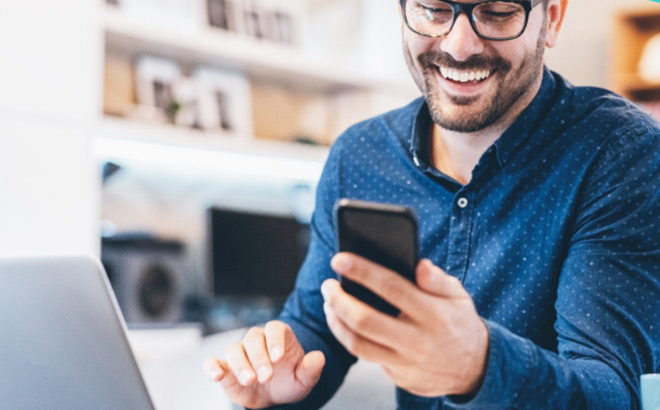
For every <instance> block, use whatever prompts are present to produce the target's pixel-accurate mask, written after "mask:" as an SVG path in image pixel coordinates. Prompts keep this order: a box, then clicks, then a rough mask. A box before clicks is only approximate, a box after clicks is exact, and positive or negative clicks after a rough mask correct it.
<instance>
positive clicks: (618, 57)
mask: <svg viewBox="0 0 660 410" xmlns="http://www.w3.org/2000/svg"><path fill="white" fill-rule="evenodd" d="M613 29H614V33H613V36H612V38H613V47H612V48H613V50H612V61H611V66H612V72H611V81H612V87H613V89H614V90H615V91H616V92H618V93H620V94H622V95H624V96H626V97H628V98H631V99H633V100H643V101H644V100H650V99H658V98H660V84H655V83H649V82H647V81H644V80H643V79H641V78H640V77H639V74H638V66H639V61H640V59H641V57H642V53H643V51H644V46H645V45H646V42H647V41H648V40H649V39H650V38H651V37H653V36H654V35H657V34H660V6H659V5H652V6H648V7H644V8H641V9H638V10H633V11H625V12H621V13H619V14H618V15H617V17H616V19H615V21H614V26H613Z"/></svg>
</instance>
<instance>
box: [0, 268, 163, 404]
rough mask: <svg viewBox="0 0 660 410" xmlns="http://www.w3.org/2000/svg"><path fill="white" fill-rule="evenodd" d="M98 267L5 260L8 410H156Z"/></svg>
mask: <svg viewBox="0 0 660 410" xmlns="http://www.w3.org/2000/svg"><path fill="white" fill-rule="evenodd" d="M109 290H110V288H109V285H108V282H107V279H106V277H105V273H104V272H103V269H102V267H101V265H100V263H99V262H98V261H96V260H94V259H91V258H88V257H73V258H45V259H0V300H1V301H2V308H1V309H0V329H2V337H1V338H0V363H2V369H1V370H0V372H2V373H1V374H0V403H2V405H1V407H2V408H6V409H67V410H83V409H85V410H88V409H103V410H104V409H107V410H111V409H112V410H116V409H153V405H152V403H151V400H150V398H149V396H148V394H147V391H146V388H145V385H144V382H143V380H142V377H141V375H140V372H139V370H138V367H137V364H136V362H135V359H134V356H133V354H132V351H131V349H130V346H129V344H128V341H127V339H126V335H125V326H124V323H123V321H122V319H121V316H120V315H119V313H118V308H117V304H116V302H115V300H114V296H113V295H112V293H111V292H110V291H109Z"/></svg>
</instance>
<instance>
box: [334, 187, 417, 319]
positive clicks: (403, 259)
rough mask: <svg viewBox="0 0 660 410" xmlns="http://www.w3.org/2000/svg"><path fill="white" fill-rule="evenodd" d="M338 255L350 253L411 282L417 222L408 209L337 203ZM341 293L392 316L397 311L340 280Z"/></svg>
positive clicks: (388, 304)
mask: <svg viewBox="0 0 660 410" xmlns="http://www.w3.org/2000/svg"><path fill="white" fill-rule="evenodd" d="M335 229H336V237H337V248H338V250H339V252H351V253H354V254H357V255H360V256H362V257H364V258H367V259H369V260H371V261H373V262H375V263H377V264H379V265H382V266H384V267H386V268H388V269H391V270H393V271H394V272H397V273H398V274H400V275H401V276H403V277H404V278H406V279H408V280H410V281H411V282H413V283H414V282H415V268H416V267H417V261H418V256H417V255H418V247H417V246H418V245H417V243H418V238H417V218H416V217H415V214H414V212H413V211H412V210H411V209H410V208H406V207H403V206H397V205H389V204H381V203H376V202H365V201H357V200H351V199H341V200H339V201H338V202H337V204H336V205H335ZM340 282H341V285H342V287H343V288H344V290H345V291H346V292H347V293H349V294H351V295H353V296H355V297H356V298H358V299H360V300H362V301H363V302H365V303H367V304H369V305H371V306H372V307H374V308H376V309H378V310H380V311H382V312H384V313H387V314H389V315H392V316H397V315H398V314H399V310H398V309H397V308H395V307H394V306H392V305H391V304H390V303H388V302H386V301H385V300H383V299H382V298H381V297H379V296H377V295H376V294H375V293H373V292H372V291H370V290H369V289H367V288H365V287H364V286H362V285H359V284H357V283H355V282H353V281H351V280H349V279H346V278H344V277H341V279H340Z"/></svg>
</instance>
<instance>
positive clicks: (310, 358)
mask: <svg viewBox="0 0 660 410" xmlns="http://www.w3.org/2000/svg"><path fill="white" fill-rule="evenodd" d="M323 366H325V356H324V355H323V353H322V352H320V351H318V350H315V351H313V352H309V353H307V354H306V355H305V357H303V359H302V361H301V362H300V365H299V366H298V367H297V368H296V378H297V379H298V381H299V382H300V384H302V385H303V386H305V388H312V387H313V386H314V385H316V383H317V382H318V381H319V379H320V378H321V373H322V371H323Z"/></svg>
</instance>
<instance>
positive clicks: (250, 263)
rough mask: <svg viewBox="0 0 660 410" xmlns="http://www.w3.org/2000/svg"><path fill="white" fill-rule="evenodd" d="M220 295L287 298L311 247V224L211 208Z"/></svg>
mask: <svg viewBox="0 0 660 410" xmlns="http://www.w3.org/2000/svg"><path fill="white" fill-rule="evenodd" d="M210 228H211V229H210V254H211V255H210V258H211V271H212V275H213V291H214V294H215V295H216V296H267V297H275V298H283V297H286V296H287V295H288V294H289V293H290V292H291V291H292V290H293V287H294V284H295V279H296V276H297V274H298V270H299V269H300V266H301V265H302V262H303V260H304V258H305V254H306V253H307V247H308V245H309V225H307V224H302V223H300V222H298V221H297V220H296V219H295V218H294V217H286V216H273V215H265V214H257V213H248V212H242V211H235V210H226V209H219V208H211V209H210Z"/></svg>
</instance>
